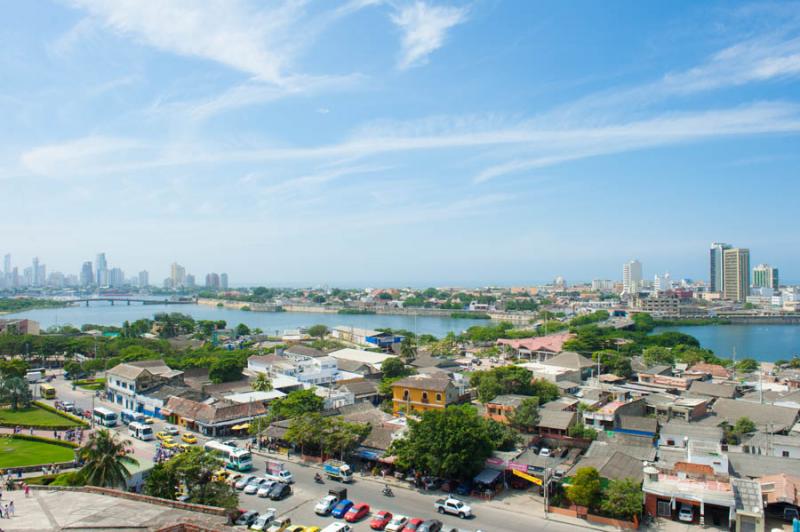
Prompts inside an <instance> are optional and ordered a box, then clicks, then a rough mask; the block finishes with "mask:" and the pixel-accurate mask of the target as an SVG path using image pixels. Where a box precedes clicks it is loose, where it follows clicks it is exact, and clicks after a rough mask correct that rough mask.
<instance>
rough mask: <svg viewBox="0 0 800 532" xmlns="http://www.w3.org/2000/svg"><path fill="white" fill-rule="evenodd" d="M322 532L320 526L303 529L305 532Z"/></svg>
mask: <svg viewBox="0 0 800 532" xmlns="http://www.w3.org/2000/svg"><path fill="white" fill-rule="evenodd" d="M320 530H321V529H320V528H319V527H318V526H307V527H305V528H304V529H303V532H320Z"/></svg>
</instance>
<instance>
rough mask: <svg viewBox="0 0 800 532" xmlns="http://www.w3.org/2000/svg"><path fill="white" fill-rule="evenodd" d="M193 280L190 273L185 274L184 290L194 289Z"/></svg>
mask: <svg viewBox="0 0 800 532" xmlns="http://www.w3.org/2000/svg"><path fill="white" fill-rule="evenodd" d="M194 285H195V280H194V275H192V274H191V273H187V274H186V288H194Z"/></svg>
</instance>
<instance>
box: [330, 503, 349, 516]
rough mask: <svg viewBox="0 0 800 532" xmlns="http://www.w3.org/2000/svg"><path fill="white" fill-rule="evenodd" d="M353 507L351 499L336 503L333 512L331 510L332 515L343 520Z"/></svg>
mask: <svg viewBox="0 0 800 532" xmlns="http://www.w3.org/2000/svg"><path fill="white" fill-rule="evenodd" d="M351 506H353V501H351V500H350V499H345V500H343V501H339V502H337V503H336V506H334V507H333V510H331V515H332V516H334V517H335V518H337V519H341V518H342V517H344V514H346V513H347V511H348V510H349V509H350V507H351Z"/></svg>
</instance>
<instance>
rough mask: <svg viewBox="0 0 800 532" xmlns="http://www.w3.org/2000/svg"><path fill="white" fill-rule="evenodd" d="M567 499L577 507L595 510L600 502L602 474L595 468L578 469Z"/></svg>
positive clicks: (568, 488) (568, 489) (568, 490)
mask: <svg viewBox="0 0 800 532" xmlns="http://www.w3.org/2000/svg"><path fill="white" fill-rule="evenodd" d="M567 499H569V500H570V501H571V502H572V503H573V504H574V505H576V506H585V507H587V508H594V507H596V506H597V505H598V503H599V502H600V473H598V472H597V469H595V468H593V467H582V468H580V469H578V471H577V473H575V476H574V477H572V482H571V484H570V486H569V487H567Z"/></svg>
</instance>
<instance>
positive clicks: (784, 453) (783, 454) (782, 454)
mask: <svg viewBox="0 0 800 532" xmlns="http://www.w3.org/2000/svg"><path fill="white" fill-rule="evenodd" d="M781 456H783V457H784V458H789V451H781Z"/></svg>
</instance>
